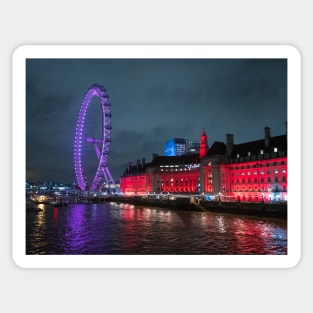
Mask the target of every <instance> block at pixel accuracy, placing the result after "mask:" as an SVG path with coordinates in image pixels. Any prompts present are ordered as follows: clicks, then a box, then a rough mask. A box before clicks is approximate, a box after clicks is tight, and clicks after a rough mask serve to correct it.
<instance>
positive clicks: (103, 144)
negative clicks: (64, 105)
mask: <svg viewBox="0 0 313 313" xmlns="http://www.w3.org/2000/svg"><path fill="white" fill-rule="evenodd" d="M95 98H98V99H96V100H98V101H96V103H95V101H94V99H95ZM108 98H109V96H108V94H107V92H106V90H105V89H104V88H103V87H102V86H100V85H98V84H93V85H91V86H90V88H89V89H88V91H87V92H86V94H85V96H84V98H83V101H82V103H81V106H80V111H79V115H78V119H77V124H76V132H75V141H74V166H75V175H76V180H77V183H78V185H79V188H80V189H81V190H83V191H86V190H93V191H95V190H99V188H101V184H102V182H103V180H102V179H104V180H105V182H106V183H107V184H108V186H110V184H111V185H112V184H113V186H114V180H113V178H112V175H111V173H110V171H109V168H108V166H107V162H108V157H109V152H110V143H111V130H112V125H111V117H112V115H111V111H110V103H109V100H108ZM99 101H100V109H99ZM94 109H97V110H98V112H96V113H95V115H94V117H90V116H89V115H90V112H89V111H92V110H94ZM87 113H88V114H87ZM96 119H97V120H98V123H97V122H96V121H95V120H96ZM88 120H89V121H90V123H89V125H88V123H87V121H88ZM96 129H98V132H97V131H95V130H96ZM88 149H89V155H88V153H87V152H86V151H87V150H88ZM90 150H92V151H90ZM90 153H92V154H93V155H90ZM90 163H93V164H90Z"/></svg>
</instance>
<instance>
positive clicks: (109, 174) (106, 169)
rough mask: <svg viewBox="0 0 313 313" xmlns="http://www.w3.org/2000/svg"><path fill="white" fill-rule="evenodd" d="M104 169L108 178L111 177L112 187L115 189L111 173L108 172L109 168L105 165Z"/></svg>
mask: <svg viewBox="0 0 313 313" xmlns="http://www.w3.org/2000/svg"><path fill="white" fill-rule="evenodd" d="M105 171H106V172H107V174H108V176H109V178H110V179H111V182H112V185H113V188H114V189H116V188H115V181H114V180H113V178H112V175H111V173H110V171H109V168H108V167H106V168H105Z"/></svg>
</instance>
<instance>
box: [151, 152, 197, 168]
mask: <svg viewBox="0 0 313 313" xmlns="http://www.w3.org/2000/svg"><path fill="white" fill-rule="evenodd" d="M197 163H200V157H199V153H194V154H185V155H179V156H156V157H155V158H154V159H153V160H152V163H151V165H152V166H157V165H180V164H181V165H184V164H197Z"/></svg>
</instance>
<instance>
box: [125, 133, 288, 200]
mask: <svg viewBox="0 0 313 313" xmlns="http://www.w3.org/2000/svg"><path fill="white" fill-rule="evenodd" d="M287 174H288V167H287V134H285V135H281V136H276V137H271V135H270V128H269V127H265V128H264V138H263V139H260V140H256V141H251V142H246V143H242V144H235V143H234V136H233V135H232V134H227V135H226V143H223V142H214V143H213V145H212V146H211V147H210V148H209V146H208V143H207V135H206V133H205V131H204V130H203V131H202V133H201V136H200V153H199V154H190V155H182V156H157V155H154V157H153V160H152V162H150V163H145V162H142V163H140V162H139V163H138V161H137V164H136V165H133V166H129V167H128V168H127V169H126V170H125V172H124V174H123V176H122V177H121V180H120V186H121V187H120V189H121V192H122V194H124V195H144V194H147V193H155V194H161V193H162V194H168V193H171V194H193V195H195V194H197V195H202V196H203V197H205V198H206V199H207V200H210V199H221V200H223V201H243V202H245V201H247V202H260V201H264V202H273V201H275V202H281V201H287V199H288V198H287V196H288V193H287V191H288V184H287V182H288V175H287Z"/></svg>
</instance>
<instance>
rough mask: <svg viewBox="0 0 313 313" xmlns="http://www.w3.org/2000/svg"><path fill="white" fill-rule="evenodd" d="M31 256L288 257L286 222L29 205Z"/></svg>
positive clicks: (104, 206) (109, 206) (112, 206)
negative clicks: (226, 255)
mask: <svg viewBox="0 0 313 313" xmlns="http://www.w3.org/2000/svg"><path fill="white" fill-rule="evenodd" d="M26 254H28V255H30V254H32V255H34V254H35V255H39V254H40V255H41V254H46V255H148V254H149V255H174V254H176V255H188V254H189V255H225V254H232V255H239V254H240V255H251V254H254V255H274V254H287V220H285V219H277V218H260V217H251V216H239V215H231V214H221V213H208V212H205V213H204V212H191V211H177V210H176V211H173V210H168V209H160V208H149V207H143V206H134V205H131V204H117V203H101V204H68V205H67V206H61V207H54V206H52V205H46V204H37V205H36V204H29V203H28V204H27V206H26Z"/></svg>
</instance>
